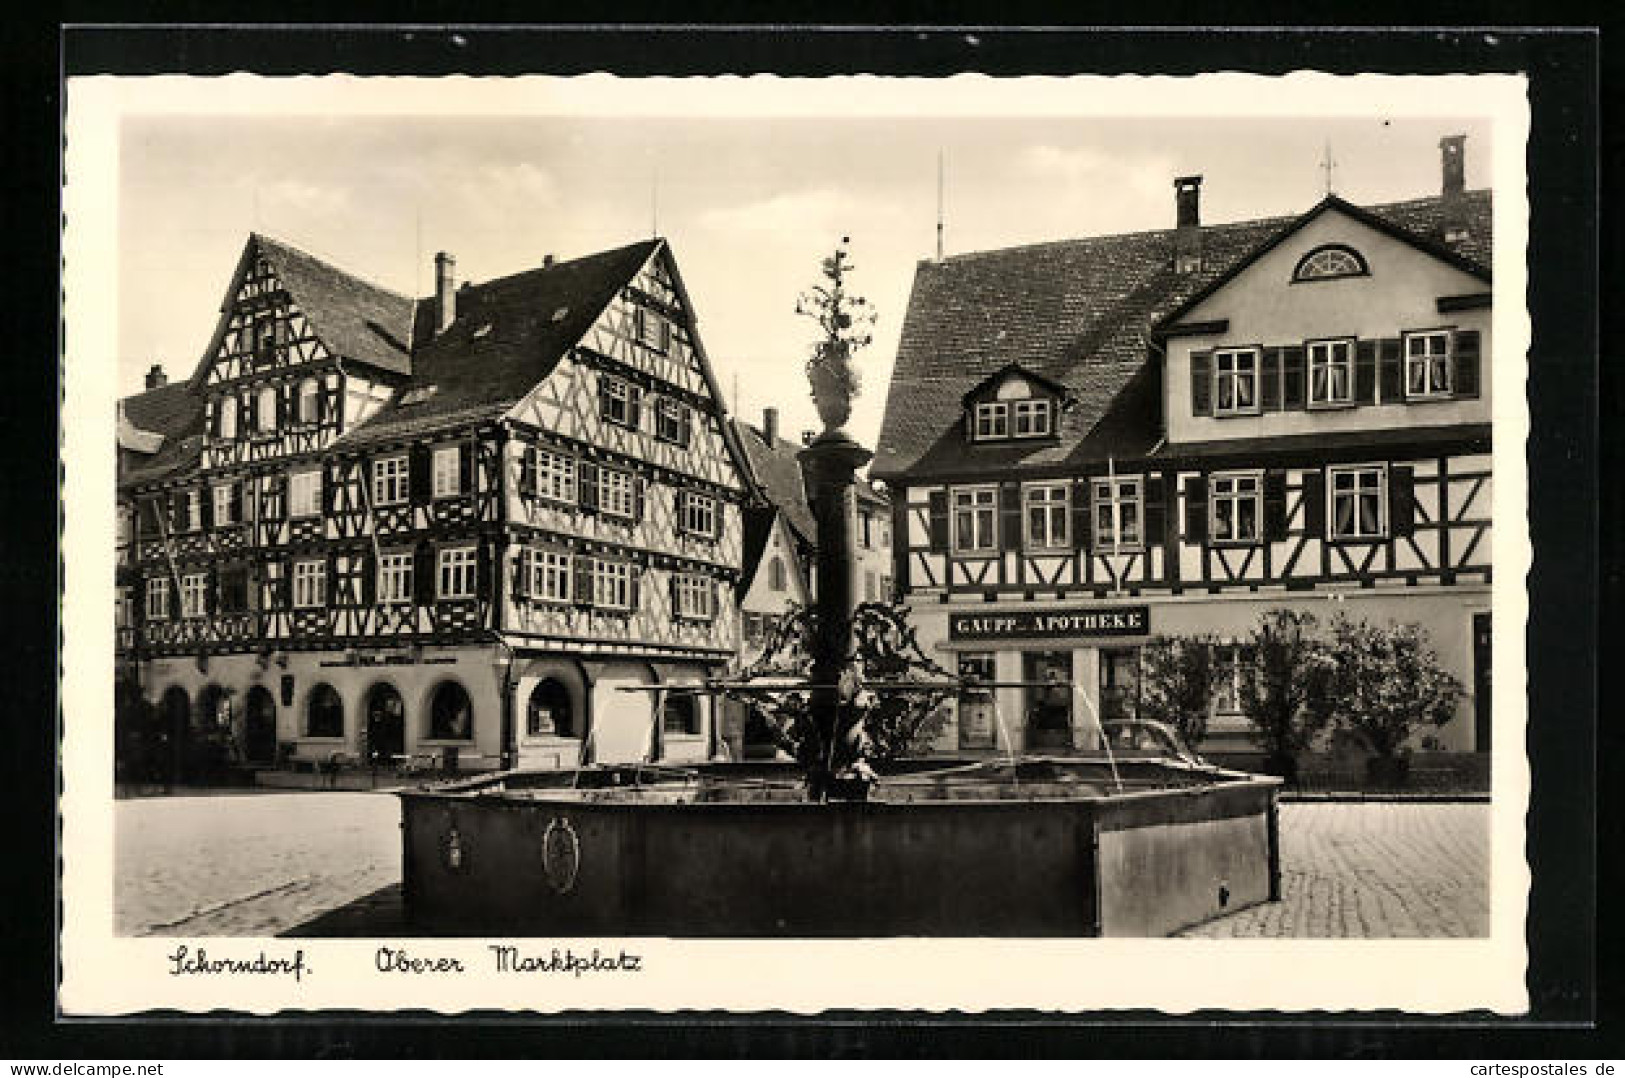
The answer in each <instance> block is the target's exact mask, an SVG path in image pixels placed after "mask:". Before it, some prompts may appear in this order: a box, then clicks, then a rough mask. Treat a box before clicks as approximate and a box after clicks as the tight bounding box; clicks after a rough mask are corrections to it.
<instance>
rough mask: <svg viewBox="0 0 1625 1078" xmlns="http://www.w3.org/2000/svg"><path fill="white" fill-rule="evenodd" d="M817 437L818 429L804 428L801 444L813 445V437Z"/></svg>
mask: <svg viewBox="0 0 1625 1078" xmlns="http://www.w3.org/2000/svg"><path fill="white" fill-rule="evenodd" d="M816 437H818V432H817V431H815V430H804V431H802V432H801V444H802V445H812V444H813V439H814V438H816Z"/></svg>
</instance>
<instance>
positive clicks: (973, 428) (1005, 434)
mask: <svg viewBox="0 0 1625 1078" xmlns="http://www.w3.org/2000/svg"><path fill="white" fill-rule="evenodd" d="M1064 395H1065V388H1064V387H1062V386H1059V385H1056V384H1055V383H1053V382H1051V381H1050V380H1049V379H1047V378H1044V377H1042V376H1041V375H1037V374H1033V373H1031V372H1028V371H1024V370H1022V369H1021V368H1019V367H1017V366H1015V365H1011V366H1009V367H1006V368H1004V369H1003V370H1001V371H998V372H996V373H995V374H993V375H992V376H990V377H989V378H987V379H986V380H985V381H983V382H982V383H981V384H980V385H978V386H976V388H974V389H972V390H971V391H970V392H969V393H967V394H965V398H964V403H965V426H966V429H967V430H968V431H969V434H970V438H971V440H973V441H978V442H993V441H1006V440H1009V439H1015V438H1048V437H1051V436H1053V435H1054V434H1055V426H1056V416H1055V412H1056V407H1057V404H1058V402H1059V400H1060V398H1061V397H1063V396H1064Z"/></svg>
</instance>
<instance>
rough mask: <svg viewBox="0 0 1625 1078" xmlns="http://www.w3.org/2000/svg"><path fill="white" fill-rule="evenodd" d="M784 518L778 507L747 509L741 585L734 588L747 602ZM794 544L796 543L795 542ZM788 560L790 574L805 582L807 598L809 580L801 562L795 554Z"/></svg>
mask: <svg viewBox="0 0 1625 1078" xmlns="http://www.w3.org/2000/svg"><path fill="white" fill-rule="evenodd" d="M783 515H784V514H782V513H781V512H780V511H779V509H778V507H777V506H772V505H753V506H746V507H745V510H744V513H743V517H744V532H745V534H744V541H743V543H742V544H741V549H740V558H741V561H740V565H741V567H742V568H741V570H740V574H739V582H738V583H737V584H735V585H734V594H735V595H736V596H737V597H738V599H739V600H740V601H741V602H743V601H744V598H745V596H747V595H749V594H750V589H751V585H752V584H754V583H755V582H756V573H757V570H759V569H761V567H762V558H763V555H765V554H766V553H767V549H768V543H769V542H770V541H771V540H772V538H773V529H774V528H775V527H777V526H778V522H779V520H781V519H782V518H783ZM791 542H794V539H792V540H791ZM785 560H786V561H788V562H789V563H790V564H789V570H788V571H789V572H791V573H793V574H795V577H796V579H797V580H799V581H801V587H802V591H803V594H805V591H806V587H807V580H806V578H805V577H804V576H803V575H802V564H801V559H800V558H798V557H796V552H795V551H794V550H788V551H786V552H785Z"/></svg>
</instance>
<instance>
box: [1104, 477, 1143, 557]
mask: <svg viewBox="0 0 1625 1078" xmlns="http://www.w3.org/2000/svg"><path fill="white" fill-rule="evenodd" d="M1093 489H1094V520H1095V549H1096V550H1102V551H1117V550H1135V549H1138V548H1139V546H1140V541H1141V534H1140V516H1141V512H1140V510H1141V505H1140V479H1139V477H1138V476H1134V477H1132V478H1129V479H1121V478H1119V479H1116V480H1112V479H1096V480H1095V481H1094V483H1093ZM1114 494H1115V497H1114V496H1113V495H1114Z"/></svg>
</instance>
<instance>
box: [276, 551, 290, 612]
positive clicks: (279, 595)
mask: <svg viewBox="0 0 1625 1078" xmlns="http://www.w3.org/2000/svg"><path fill="white" fill-rule="evenodd" d="M276 602H277V609H278V610H292V609H293V562H292V561H291V560H289V561H285V562H283V563H282V575H281V576H280V577H278V578H277V582H276Z"/></svg>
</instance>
